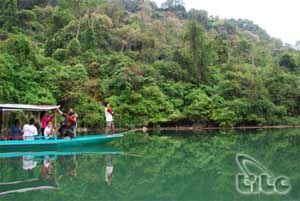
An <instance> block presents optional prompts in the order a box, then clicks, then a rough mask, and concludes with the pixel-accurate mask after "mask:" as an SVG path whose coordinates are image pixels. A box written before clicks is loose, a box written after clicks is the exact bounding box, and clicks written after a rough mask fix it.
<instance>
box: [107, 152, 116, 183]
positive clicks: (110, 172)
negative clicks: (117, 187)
mask: <svg viewBox="0 0 300 201" xmlns="http://www.w3.org/2000/svg"><path fill="white" fill-rule="evenodd" d="M105 162H106V167H105V182H106V183H107V184H108V185H111V182H112V176H113V170H114V166H113V157H112V155H108V156H106V157H105Z"/></svg>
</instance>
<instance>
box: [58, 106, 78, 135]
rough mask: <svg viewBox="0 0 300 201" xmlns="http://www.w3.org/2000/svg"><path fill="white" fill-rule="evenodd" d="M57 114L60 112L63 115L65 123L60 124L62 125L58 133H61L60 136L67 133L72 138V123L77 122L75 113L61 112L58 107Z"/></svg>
mask: <svg viewBox="0 0 300 201" xmlns="http://www.w3.org/2000/svg"><path fill="white" fill-rule="evenodd" d="M57 111H58V112H59V114H61V115H62V116H63V117H65V122H66V123H65V124H64V125H62V127H61V128H60V129H59V131H60V133H61V134H62V137H65V136H66V135H69V136H70V137H71V138H74V127H73V126H74V125H76V124H77V121H76V114H74V113H73V112H68V113H63V112H62V111H61V110H60V109H57Z"/></svg>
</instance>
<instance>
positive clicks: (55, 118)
mask: <svg viewBox="0 0 300 201" xmlns="http://www.w3.org/2000/svg"><path fill="white" fill-rule="evenodd" d="M54 128H55V129H57V110H55V111H54Z"/></svg>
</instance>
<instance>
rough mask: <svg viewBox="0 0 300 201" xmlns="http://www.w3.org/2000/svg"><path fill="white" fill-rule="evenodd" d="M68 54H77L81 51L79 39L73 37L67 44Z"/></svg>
mask: <svg viewBox="0 0 300 201" xmlns="http://www.w3.org/2000/svg"><path fill="white" fill-rule="evenodd" d="M67 50H68V54H69V55H70V56H72V57H74V56H78V55H79V54H80V52H81V45H80V42H79V40H77V39H73V40H71V41H70V42H69V44H68V46H67Z"/></svg>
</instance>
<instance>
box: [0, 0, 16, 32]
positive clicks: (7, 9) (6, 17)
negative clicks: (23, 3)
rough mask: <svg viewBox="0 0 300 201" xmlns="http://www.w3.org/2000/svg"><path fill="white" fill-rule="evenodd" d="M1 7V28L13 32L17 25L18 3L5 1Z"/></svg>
mask: <svg viewBox="0 0 300 201" xmlns="http://www.w3.org/2000/svg"><path fill="white" fill-rule="evenodd" d="M1 4H2V5H0V9H1V13H0V19H1V18H2V19H1V20H0V26H2V27H3V28H4V29H5V30H7V31H11V30H12V27H14V26H15V25H16V24H17V3H16V0H3V2H2V3H1Z"/></svg>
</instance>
